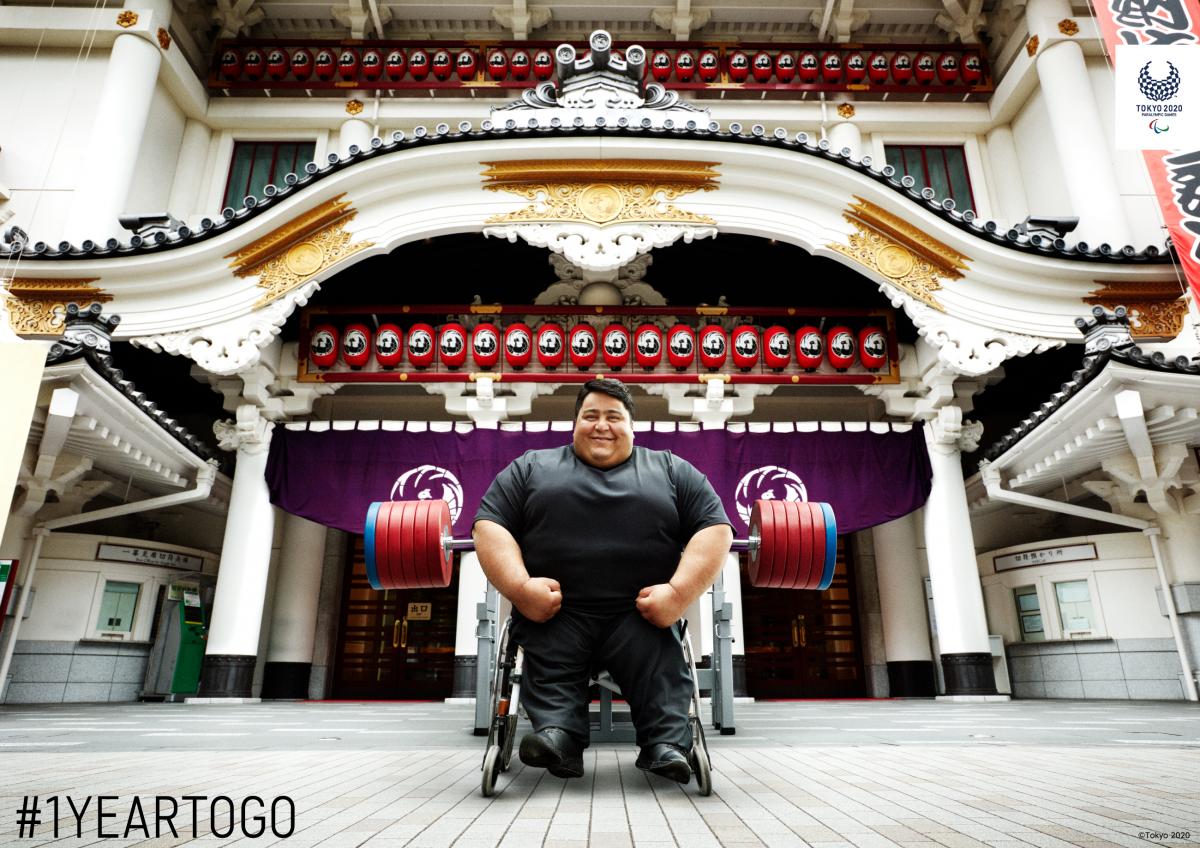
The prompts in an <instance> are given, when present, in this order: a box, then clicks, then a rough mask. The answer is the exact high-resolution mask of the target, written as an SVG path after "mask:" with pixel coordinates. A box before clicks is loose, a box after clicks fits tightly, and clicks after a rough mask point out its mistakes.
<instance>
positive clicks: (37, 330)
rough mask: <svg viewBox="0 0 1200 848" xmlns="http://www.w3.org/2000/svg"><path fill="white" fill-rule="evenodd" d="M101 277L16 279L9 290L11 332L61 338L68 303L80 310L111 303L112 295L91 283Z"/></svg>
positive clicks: (7, 287) (13, 279)
mask: <svg viewBox="0 0 1200 848" xmlns="http://www.w3.org/2000/svg"><path fill="white" fill-rule="evenodd" d="M98 279H99V278H98V277H87V278H81V279H68V280H35V279H32V278H29V277H13V278H12V279H11V280H9V282H8V283H7V285H5V289H6V290H7V291H8V294H9V297H8V298H7V299H6V300H7V303H6V305H7V307H8V318H9V322H10V324H11V325H12V330H13V332H14V333H16V334H17V335H19V336H50V337H57V336H61V335H62V332H63V325H64V319H65V318H66V310H67V304H68V303H78V304H79V305H80V306H81V307H86V306H91V305H92V304H93V303H108V302H109V301H111V300H112V299H113V298H112V295H111V294H109V293H108V292H105V291H103V290H101V289H98V288H96V287H95V286H93V285H92V283H94V282H96V281H97V280H98Z"/></svg>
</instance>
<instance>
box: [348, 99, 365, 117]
mask: <svg viewBox="0 0 1200 848" xmlns="http://www.w3.org/2000/svg"><path fill="white" fill-rule="evenodd" d="M362 110H363V102H362V101H361V100H347V101H346V114H347V115H360V114H362Z"/></svg>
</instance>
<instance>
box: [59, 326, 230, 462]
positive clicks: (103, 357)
mask: <svg viewBox="0 0 1200 848" xmlns="http://www.w3.org/2000/svg"><path fill="white" fill-rule="evenodd" d="M120 323H121V316H119V315H107V316H106V315H101V307H100V304H98V303H93V304H92V305H91V306H90V307H88V308H87V309H80V308H79V305H78V304H75V303H69V304H67V316H66V328H65V329H64V330H63V335H62V338H61V339H59V340H58V341H56V342H55V343H54V344H52V345H51V346H50V352H49V353H48V354H47V355H46V365H48V366H49V365H61V364H63V363H66V362H71V361H73V360H76V359H83V360H85V361H86V362H87V363H88V364H89V365H91V366H92V369H93V370H94V371H95V372H96V373H97V374H99V375H100V376H101V377H103V378H104V380H105V382H107V383H109V384H111V385H112V386H113V387H114V388H116V389H117V391H119V392H121V394H123V395H124V396H125V397H127V398H128V399H129V400H130V401H131V402H133V404H134V405H136V406H137V407H138V409H139V410H141V411H142V412H143V413H145V414H146V415H148V416H149V417H150V418H151V420H153V421H154V423H155V424H157V425H158V426H159V427H160V428H162V429H163V430H164V431H166V432H167V433H168V434H169V435H170V436H171V437H172V438H174V439H175V440H176V441H177V442H179V443H180V444H181V445H183V446H184V447H185V448H187V449H188V450H190V451H191V452H192V453H194V454H195V455H196V456H198V457H200V458H201V459H205V460H208V459H213V458H214V457H215V456H216V454H215V453H214V452H213V450H212V449H211V448H209V447H208V445H206V444H204V442H202V441H201V440H200V439H198V438H196V436H194V435H192V434H191V433H189V432H188V431H187V429H186V428H185V427H184V426H183V425H182V424H180V423H179V422H178V421H176V420H175V419H174V418H172V417H170V416H169V415H168V414H167V413H166V412H165V411H164V410H162V409H159V407H158V404H156V403H155V402H154V401H152V400H150V399H149V398H148V397H146V394H145V392H140V391H138V390H137V387H136V386H135V385H134V384H133V383H132V382H131V381H129V380H126V379H125V375H124V373H123V372H122V371H121V369H119V368H117V367H116V366H115V365H114V364H113V358H112V346H111V342H112V333H113V330H115V329H116V328H117V325H118V324H120Z"/></svg>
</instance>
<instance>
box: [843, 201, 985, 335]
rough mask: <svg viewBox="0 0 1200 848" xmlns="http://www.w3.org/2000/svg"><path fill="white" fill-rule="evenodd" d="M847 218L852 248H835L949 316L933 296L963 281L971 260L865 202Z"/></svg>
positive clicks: (903, 221) (896, 216) (902, 220)
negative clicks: (944, 283)
mask: <svg viewBox="0 0 1200 848" xmlns="http://www.w3.org/2000/svg"><path fill="white" fill-rule="evenodd" d="M854 199H855V201H856V203H855V204H854V205H853V206H851V207H850V208H849V209H848V210H847V211H846V212H845V214H844V216H843V217H845V219H846V220H847V221H849V222H850V223H851V224H853V225H854V228H855V230H856V232H853V233H851V234H850V238H849V244H837V243H836V242H835V243H831V244H830V245H829V247H830V248H832V249H833V250H836V251H837V252H838V253H841V254H843V255H845V256H848V257H850V258H851V259H853V260H854V261H855V262H858V263H859V264H860V265H862V266H864V267H866V268H868V269H870V270H872V271H875V272H876V273H879V274H882V275H883V276H884V277H887V278H888V279H889V280H890V281H891V282H892V283H893V284H895V285H896V286H898V287H899V288H901V289H903V290H904V291H906V292H908V293H909V294H911V295H912V296H913V297H915V298H917V299H918V300H920V301H921V302H922V303H924V304H927V305H928V306H932V307H933V308H934V309H937V310H939V311H943V312H944V311H945V310H944V309H943V307H942V305H941V304H940V303H939V302H938V300H937V297H935V296H934V292H936V291H939V290H940V289H941V288H942V280H959V279H962V276H963V274H962V272H963V271H965V270H967V267H968V266H967V263H968V262H970V261H971V260H970V258H969V257H967V256H965V255H963V254H961V253H959V252H958V251H957V250H955V249H954V248H952V247H950V246H949V245H946V244H943V243H942V242H940V241H938V240H937V239H935V238H933V237H932V236H930V235H929V234H927V233H925V232H923V231H922V230H920V229H918V228H917V227H915V226H913V225H912V224H911V223H909V222H908V221H906V220H904V219H903V218H901V217H899V216H898V215H893V214H892V213H891V212H888V211H886V210H884V209H882V208H880V207H878V206H876V205H875V204H874V203H871V202H870V201H868V200H864V199H863V198H861V197H855V198H854Z"/></svg>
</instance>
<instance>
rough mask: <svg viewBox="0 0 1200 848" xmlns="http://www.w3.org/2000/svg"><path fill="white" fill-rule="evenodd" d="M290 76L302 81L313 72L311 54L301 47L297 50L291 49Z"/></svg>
mask: <svg viewBox="0 0 1200 848" xmlns="http://www.w3.org/2000/svg"><path fill="white" fill-rule="evenodd" d="M291 65H292V76H293V77H295V78H296V79H297V80H298V81H300V82H304V81H305V80H306V79H308V78H309V77H311V76H312V72H313V54H312V53H310V52H308V51H307V50H305V49H304V48H303V47H301V48H300V49H299V50H293V51H292V60H291Z"/></svg>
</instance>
